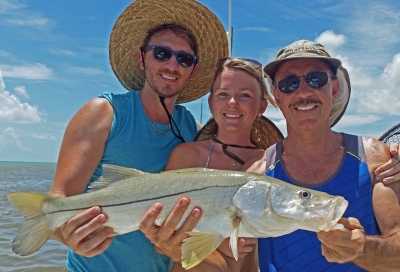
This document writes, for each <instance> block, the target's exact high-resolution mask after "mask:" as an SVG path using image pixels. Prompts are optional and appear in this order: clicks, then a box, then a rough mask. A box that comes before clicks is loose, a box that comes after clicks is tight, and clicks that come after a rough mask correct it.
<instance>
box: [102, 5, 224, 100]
mask: <svg viewBox="0 0 400 272" xmlns="http://www.w3.org/2000/svg"><path fill="white" fill-rule="evenodd" d="M163 24H174V25H178V26H181V27H183V28H185V29H186V30H188V31H190V32H191V33H192V34H193V35H194V37H195V39H196V43H197V47H198V52H197V57H198V59H199V65H200V67H199V71H198V72H197V73H196V74H194V75H193V76H192V78H191V79H190V81H189V83H188V85H187V86H186V87H185V89H183V91H182V92H181V93H180V95H179V97H178V99H177V103H183V102H189V101H193V100H195V99H197V98H200V97H202V96H203V95H205V94H206V93H207V92H208V91H209V88H210V84H211V82H212V80H213V76H214V69H215V67H216V66H217V65H218V62H219V60H220V59H222V58H226V57H227V56H228V39H227V37H226V33H225V30H224V27H223V26H222V24H221V22H220V21H219V19H218V18H217V16H216V15H215V14H214V13H212V12H211V11H210V10H209V9H208V8H206V7H205V6H203V5H202V4H200V3H198V2H196V1H194V0H136V1H135V2H133V3H131V4H130V5H129V6H128V7H127V8H126V9H125V10H124V11H123V12H122V14H121V15H120V16H119V18H118V19H117V22H116V23H115V25H114V28H113V30H112V32H111V37H110V46H109V51H110V64H111V67H112V69H113V71H114V73H115V75H116V76H117V78H118V80H119V82H121V84H122V86H124V87H125V88H126V89H128V90H130V91H134V90H140V89H142V87H143V84H144V71H142V70H141V69H140V67H139V63H138V60H137V52H138V51H139V49H140V47H141V46H143V42H144V39H145V37H146V36H147V32H148V31H149V30H151V29H154V28H155V27H158V26H160V25H163Z"/></svg>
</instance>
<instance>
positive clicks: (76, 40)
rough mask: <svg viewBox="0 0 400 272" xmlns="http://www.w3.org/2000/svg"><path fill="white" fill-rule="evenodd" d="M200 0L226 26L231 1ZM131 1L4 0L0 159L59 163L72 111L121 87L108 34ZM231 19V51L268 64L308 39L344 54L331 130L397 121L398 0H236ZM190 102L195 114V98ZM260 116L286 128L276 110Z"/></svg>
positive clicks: (377, 129)
mask: <svg viewBox="0 0 400 272" xmlns="http://www.w3.org/2000/svg"><path fill="white" fill-rule="evenodd" d="M160 1H162V0H160ZM199 2H201V3H203V4H204V5H206V6H207V7H209V8H210V9H211V10H212V11H213V12H215V13H216V15H217V16H218V17H219V18H220V20H221V22H222V23H223V25H224V26H225V28H226V29H227V30H228V0H201V1H199ZM129 3H131V1H128V0H118V1H112V0H79V1H48V0H29V1H28V0H0V71H1V76H0V161H33V162H56V161H57V157H58V152H59V149H60V146H61V141H62V137H63V134H64V131H65V128H66V126H67V124H68V121H69V120H70V119H71V117H72V116H73V115H74V113H75V112H76V111H77V110H78V109H79V108H80V107H81V106H82V105H83V104H84V103H85V102H86V101H88V100H89V99H91V98H93V97H96V96H97V95H98V94H100V93H101V92H104V91H106V92H114V93H123V92H125V89H124V88H123V87H122V86H121V85H120V84H119V82H118V81H117V79H116V78H115V76H114V74H113V72H112V70H111V67H110V65H109V62H108V42H109V35H110V33H111V29H112V27H113V25H114V23H115V21H116V19H117V17H118V16H119V14H120V13H121V12H122V11H123V10H124V9H125V7H126V6H127V5H129ZM232 26H233V28H234V31H233V51H232V52H233V53H232V54H233V55H234V56H239V57H246V58H253V59H257V60H259V61H260V62H261V63H263V64H266V63H267V62H269V61H271V60H273V59H274V58H275V56H276V53H277V52H278V50H279V49H280V48H282V47H284V46H286V45H288V44H290V43H292V42H293V41H295V40H299V39H308V40H313V41H319V42H321V43H322V44H324V45H325V46H326V47H327V48H328V49H329V51H330V53H331V55H332V56H334V57H338V58H340V59H341V60H342V61H343V63H344V66H345V67H346V68H347V69H348V70H349V73H350V77H351V82H352V94H351V99H350V104H349V107H348V110H347V112H346V114H345V115H344V117H343V118H342V120H341V121H340V122H339V123H338V125H336V126H335V130H337V131H344V132H348V133H353V134H360V135H363V136H370V137H375V138H378V137H379V136H380V135H382V134H383V133H384V132H385V131H386V130H388V129H389V128H391V127H392V126H393V125H395V124H397V123H398V122H400V117H399V115H400V35H399V29H400V3H399V1H398V0H391V1H387V0H381V1H372V0H371V1H370V0H359V1H353V0H349V1H341V0H339V1H338V0H335V1H331V0H319V1H318V0H317V1H297V0H291V1H289V0H280V1H267V0H251V1H249V0H232ZM206 101H207V100H206V99H204V100H203V102H204V103H203V118H202V123H203V124H204V123H205V122H206V121H207V119H208V118H209V117H210V113H209V109H208V105H207V104H206V103H207V102H206ZM186 106H187V107H188V108H189V109H190V110H191V111H192V113H193V114H194V116H195V118H196V119H198V120H200V109H201V99H199V100H197V101H194V102H191V103H188V104H186ZM265 115H266V116H267V117H269V118H270V119H272V120H273V121H274V122H275V123H276V124H277V125H278V126H279V128H281V129H282V131H285V122H284V119H283V117H282V115H281V113H280V112H279V111H277V110H276V109H273V108H269V109H267V112H266V113H265Z"/></svg>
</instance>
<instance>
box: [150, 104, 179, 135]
mask: <svg viewBox="0 0 400 272" xmlns="http://www.w3.org/2000/svg"><path fill="white" fill-rule="evenodd" d="M174 109H175V108H173V109H172V114H171V116H172V115H173V114H174ZM143 111H144V113H145V114H146V116H147V113H146V110H145V109H144V107H143ZM147 119H149V122H150V125H151V127H152V128H153V130H154V132H155V133H157V135H158V136H160V137H161V136H164V135H166V134H167V133H168V131H169V130H170V129H171V122H169V125H168V127H167V129H166V130H164V131H163V132H160V131H158V130H157V128H156V126H155V125H154V123H153V121H151V120H150V118H149V116H147Z"/></svg>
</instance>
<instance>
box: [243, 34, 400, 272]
mask: <svg viewBox="0 0 400 272" xmlns="http://www.w3.org/2000/svg"><path fill="white" fill-rule="evenodd" d="M264 72H265V73H266V75H267V76H268V77H269V78H270V79H271V80H272V88H273V93H274V96H275V100H276V102H277V104H278V106H279V108H280V109H281V111H282V113H283V115H284V116H285V119H286V123H287V137H286V138H285V139H284V140H282V141H280V142H278V143H277V144H275V145H273V146H271V147H270V148H268V149H267V151H266V153H265V154H264V155H263V157H262V158H257V161H256V162H254V163H249V165H251V169H252V170H254V169H258V172H260V173H266V175H268V176H273V177H276V178H278V179H281V180H284V181H286V182H289V183H292V184H296V185H300V186H303V187H309V188H312V189H315V190H319V191H325V192H327V193H329V194H333V195H342V196H344V197H345V198H346V199H347V200H348V201H349V206H348V208H347V210H346V212H345V214H344V217H343V218H342V219H340V221H339V223H341V224H343V226H344V228H343V229H342V230H331V231H329V232H323V231H321V232H319V233H318V234H315V233H312V232H309V231H305V230H298V231H295V232H293V233H290V234H288V235H284V236H281V237H277V238H264V239H259V245H258V248H259V251H258V255H259V264H260V271H361V270H363V269H365V270H371V271H392V270H397V269H398V268H399V267H400V259H399V258H398V254H399V253H400V238H399V235H400V205H399V203H400V184H399V183H392V184H390V185H387V187H385V186H384V185H383V184H382V183H379V182H377V180H376V178H375V176H374V171H375V169H376V167H377V166H378V165H380V164H382V163H384V162H386V161H387V160H388V159H389V158H390V156H389V152H388V147H387V146H386V145H384V144H383V143H381V142H379V141H377V140H375V139H366V138H362V137H359V136H354V135H349V134H345V133H337V132H334V131H333V130H332V129H331V127H332V126H333V125H335V124H336V123H337V122H338V121H339V119H340V118H341V117H342V115H343V113H344V111H345V109H346V106H347V104H348V100H349V97H350V80H349V76H348V73H347V71H346V69H345V68H343V66H342V65H341V62H340V60H338V59H335V58H331V57H330V55H329V54H328V52H327V51H326V49H325V48H324V46H323V45H321V44H318V43H314V42H310V41H306V40H301V41H296V42H294V43H293V44H291V45H289V46H287V47H285V48H284V49H282V50H280V51H279V53H278V56H277V58H276V60H275V61H273V62H271V63H269V64H267V65H266V66H265V67H264ZM393 160H398V158H393ZM249 165H245V166H244V167H245V168H246V169H247V168H248V167H249ZM310 212H311V213H312V211H310Z"/></svg>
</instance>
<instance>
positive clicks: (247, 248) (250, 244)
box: [217, 237, 257, 258]
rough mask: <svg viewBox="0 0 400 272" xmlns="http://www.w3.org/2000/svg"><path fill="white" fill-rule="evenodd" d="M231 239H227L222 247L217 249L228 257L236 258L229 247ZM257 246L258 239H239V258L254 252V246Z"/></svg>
mask: <svg viewBox="0 0 400 272" xmlns="http://www.w3.org/2000/svg"><path fill="white" fill-rule="evenodd" d="M229 240H230V239H229V238H226V239H225V240H224V241H223V242H222V243H221V245H220V246H219V247H218V248H217V250H218V251H219V252H221V253H222V254H224V255H225V256H228V257H229V258H235V257H234V256H233V253H232V249H231V248H230V246H229V242H230V241H229ZM256 244H257V238H242V237H239V238H238V253H239V254H238V257H239V258H244V257H246V256H247V254H249V253H250V252H252V251H253V249H254V246H255V245H256Z"/></svg>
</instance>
